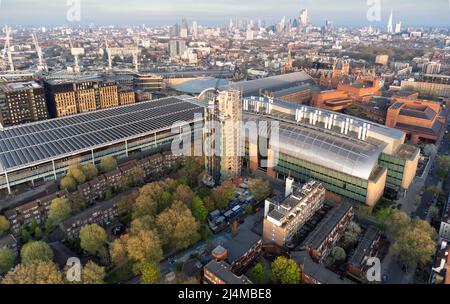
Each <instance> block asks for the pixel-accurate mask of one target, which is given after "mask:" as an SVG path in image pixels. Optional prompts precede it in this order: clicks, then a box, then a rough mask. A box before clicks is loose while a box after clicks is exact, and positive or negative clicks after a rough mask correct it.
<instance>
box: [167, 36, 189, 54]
mask: <svg viewBox="0 0 450 304" xmlns="http://www.w3.org/2000/svg"><path fill="white" fill-rule="evenodd" d="M185 50H186V41H185V40H182V39H176V40H170V41H169V55H170V57H177V56H180V55H181V54H183V52H184V51H185Z"/></svg>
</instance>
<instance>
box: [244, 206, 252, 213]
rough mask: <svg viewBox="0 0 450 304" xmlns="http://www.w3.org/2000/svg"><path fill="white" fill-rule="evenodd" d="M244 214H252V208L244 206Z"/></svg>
mask: <svg viewBox="0 0 450 304" xmlns="http://www.w3.org/2000/svg"><path fill="white" fill-rule="evenodd" d="M244 210H245V213H247V214H249V215H250V214H253V207H252V206H251V205H245V207H244Z"/></svg>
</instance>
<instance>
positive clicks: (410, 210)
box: [381, 136, 450, 284]
mask: <svg viewBox="0 0 450 304" xmlns="http://www.w3.org/2000/svg"><path fill="white" fill-rule="evenodd" d="M441 142H442V144H440V145H438V149H437V153H436V154H434V155H432V156H430V163H429V164H428V166H427V168H426V169H425V174H424V178H421V177H416V178H415V179H414V181H413V184H412V185H411V186H410V188H409V190H408V191H407V193H406V195H405V196H404V197H402V198H400V199H399V200H398V202H399V203H401V204H402V207H401V209H400V210H401V211H403V212H405V213H407V214H409V215H412V214H413V215H415V216H418V217H419V218H421V219H423V220H427V221H428V222H430V217H429V215H428V210H429V207H430V206H429V203H430V202H432V201H433V199H434V193H432V192H430V191H426V189H427V187H429V186H438V185H442V181H441V179H440V178H439V176H438V175H437V166H436V158H437V156H438V155H444V154H445V153H446V152H447V151H450V141H448V140H447V138H446V136H444V137H443V140H442V141H441ZM447 182H448V181H447ZM422 189H425V191H424V193H423V195H422V196H421V199H420V203H419V205H417V202H416V196H417V195H420V192H421V191H422ZM381 269H382V274H383V275H385V276H386V282H385V283H387V284H411V283H413V279H414V273H415V269H410V270H409V271H407V272H406V273H405V272H404V271H403V270H402V263H401V262H399V260H398V259H397V258H396V257H394V256H392V255H391V254H388V255H387V256H386V257H385V259H384V260H383V262H382V265H381Z"/></svg>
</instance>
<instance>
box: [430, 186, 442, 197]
mask: <svg viewBox="0 0 450 304" xmlns="http://www.w3.org/2000/svg"><path fill="white" fill-rule="evenodd" d="M427 191H428V192H431V193H433V194H434V195H435V196H441V195H444V191H443V190H442V189H441V188H439V187H438V186H429V187H428V188H427Z"/></svg>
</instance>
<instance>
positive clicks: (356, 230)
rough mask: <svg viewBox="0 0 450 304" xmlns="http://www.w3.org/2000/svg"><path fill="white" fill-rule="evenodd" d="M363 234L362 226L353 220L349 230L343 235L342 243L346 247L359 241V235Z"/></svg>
mask: <svg viewBox="0 0 450 304" xmlns="http://www.w3.org/2000/svg"><path fill="white" fill-rule="evenodd" d="M360 234H361V227H359V225H358V224H356V223H355V222H351V223H350V225H349V226H348V228H347V230H346V231H345V233H344V236H343V237H342V243H343V244H344V247H349V246H351V245H354V244H355V243H356V242H357V241H358V237H359V235H360Z"/></svg>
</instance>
